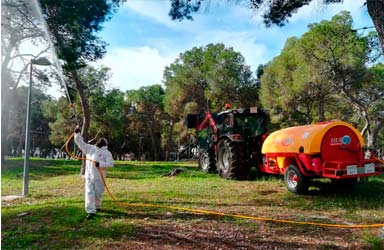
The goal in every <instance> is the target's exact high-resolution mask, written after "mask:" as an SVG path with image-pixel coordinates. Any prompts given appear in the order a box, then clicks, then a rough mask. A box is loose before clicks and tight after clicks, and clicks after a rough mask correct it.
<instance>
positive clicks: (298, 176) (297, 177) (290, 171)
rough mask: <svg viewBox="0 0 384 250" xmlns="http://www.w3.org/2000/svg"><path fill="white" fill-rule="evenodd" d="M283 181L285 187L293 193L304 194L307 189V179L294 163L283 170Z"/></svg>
mask: <svg viewBox="0 0 384 250" xmlns="http://www.w3.org/2000/svg"><path fill="white" fill-rule="evenodd" d="M284 181H285V184H286V185H287V189H288V190H289V191H290V192H292V193H295V194H304V193H306V192H307V191H308V180H307V178H306V177H305V176H304V175H303V174H302V173H301V171H300V169H299V168H298V167H297V166H295V165H289V166H288V167H287V169H286V170H285V174H284Z"/></svg>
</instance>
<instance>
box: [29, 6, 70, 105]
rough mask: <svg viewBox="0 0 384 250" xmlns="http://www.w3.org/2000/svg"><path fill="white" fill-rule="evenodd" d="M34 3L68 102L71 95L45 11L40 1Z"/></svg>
mask: <svg viewBox="0 0 384 250" xmlns="http://www.w3.org/2000/svg"><path fill="white" fill-rule="evenodd" d="M32 3H33V7H34V8H35V10H36V13H37V17H38V18H39V19H40V22H41V24H42V27H43V32H44V36H45V38H46V39H47V41H48V44H49V48H50V50H51V53H52V57H53V58H52V60H53V63H54V66H55V67H56V68H57V70H58V75H59V78H60V84H61V85H62V87H63V88H64V89H65V92H66V94H67V97H68V100H70V95H69V92H68V88H67V85H66V84H65V80H64V75H63V72H62V67H61V64H60V62H59V58H58V57H57V53H56V50H55V46H54V45H53V42H52V39H51V36H50V33H49V28H48V24H47V22H46V20H45V19H44V16H43V11H42V9H41V6H40V3H39V1H38V0H32ZM70 102H72V100H70Z"/></svg>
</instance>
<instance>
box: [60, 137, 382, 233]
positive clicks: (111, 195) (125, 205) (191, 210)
mask: <svg viewBox="0 0 384 250" xmlns="http://www.w3.org/2000/svg"><path fill="white" fill-rule="evenodd" d="M73 136H74V133H73V134H72V135H71V136H70V137H69V138H68V140H67V142H66V144H65V150H66V151H67V153H68V155H69V156H71V157H72V158H75V159H78V160H87V161H91V162H95V161H94V160H91V159H87V158H81V157H78V156H76V155H74V154H71V153H70V152H69V150H68V144H69V142H70V140H71V139H72V138H73ZM98 170H99V174H100V176H101V179H102V180H103V183H104V186H105V189H106V190H107V192H108V194H109V196H110V197H111V199H112V200H113V201H114V202H116V203H117V204H118V205H119V206H121V207H125V208H128V207H153V208H166V209H172V210H179V211H187V212H191V213H197V214H204V215H216V216H226V217H232V218H239V219H247V220H254V221H268V222H278V223H285V224H299V225H311V226H318V227H334V228H351V229H352V228H378V227H384V224H360V225H343V224H328V223H318V222H307V221H294V220H282V219H273V218H267V217H256V216H251V215H241V214H227V213H223V212H217V211H212V210H203V209H194V208H186V207H178V206H168V205H157V204H149V203H148V204H146V203H124V202H121V201H119V200H118V199H116V197H115V196H114V195H113V194H112V192H111V190H110V189H109V187H108V185H107V183H106V181H105V179H104V176H103V174H102V172H101V169H100V168H98Z"/></svg>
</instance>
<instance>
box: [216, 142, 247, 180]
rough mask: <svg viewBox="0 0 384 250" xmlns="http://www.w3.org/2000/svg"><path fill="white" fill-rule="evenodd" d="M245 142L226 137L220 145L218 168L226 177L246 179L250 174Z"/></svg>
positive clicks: (220, 173)
mask: <svg viewBox="0 0 384 250" xmlns="http://www.w3.org/2000/svg"><path fill="white" fill-rule="evenodd" d="M244 151H245V148H244V144H243V143H241V142H233V141H231V140H229V139H224V140H221V141H220V142H219V145H218V159H217V170H218V171H219V175H220V176H221V177H223V178H226V179H235V180H245V179H246V178H247V177H248V174H249V166H248V165H247V164H246V159H245V155H244Z"/></svg>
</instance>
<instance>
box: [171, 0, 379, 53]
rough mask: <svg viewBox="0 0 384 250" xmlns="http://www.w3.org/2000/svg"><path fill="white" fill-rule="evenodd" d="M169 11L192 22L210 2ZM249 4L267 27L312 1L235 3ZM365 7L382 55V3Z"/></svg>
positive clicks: (326, 0)
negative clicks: (260, 15) (259, 11)
mask: <svg viewBox="0 0 384 250" xmlns="http://www.w3.org/2000/svg"><path fill="white" fill-rule="evenodd" d="M170 1H171V9H170V11H169V16H170V17H171V18H172V19H173V20H183V19H184V18H186V19H188V20H193V17H192V15H193V14H194V13H195V12H197V11H199V10H200V8H201V6H202V5H203V2H209V1H210V0H192V1H191V0H170ZM244 2H249V6H250V8H251V9H252V10H256V11H258V10H262V11H263V12H264V13H263V14H262V18H263V21H264V24H265V25H266V26H267V27H270V26H272V25H277V26H284V25H285V24H286V23H287V22H288V20H289V18H290V17H291V16H292V15H293V14H295V13H296V12H297V11H298V10H299V9H300V8H301V7H303V6H306V5H308V4H310V3H311V2H313V0H290V1H272V0H242V1H237V3H244ZM322 2H323V4H324V5H328V4H332V3H341V2H343V0H322ZM366 5H367V8H368V13H369V15H370V16H371V18H372V21H373V23H374V25H375V28H376V31H377V32H378V34H379V39H380V42H381V48H382V53H384V2H383V1H379V0H367V1H366Z"/></svg>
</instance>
